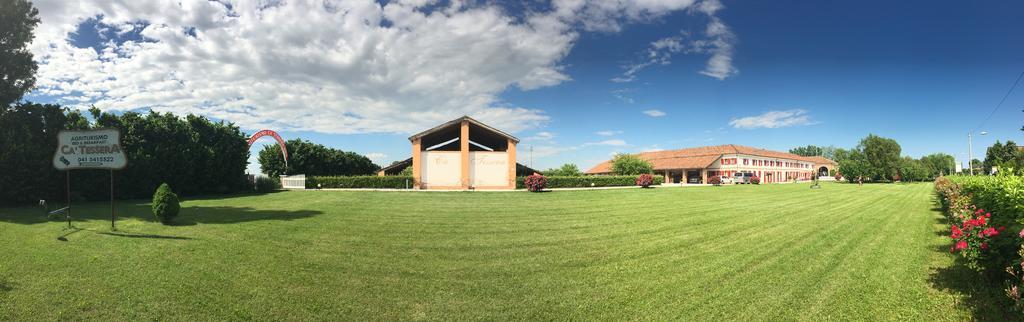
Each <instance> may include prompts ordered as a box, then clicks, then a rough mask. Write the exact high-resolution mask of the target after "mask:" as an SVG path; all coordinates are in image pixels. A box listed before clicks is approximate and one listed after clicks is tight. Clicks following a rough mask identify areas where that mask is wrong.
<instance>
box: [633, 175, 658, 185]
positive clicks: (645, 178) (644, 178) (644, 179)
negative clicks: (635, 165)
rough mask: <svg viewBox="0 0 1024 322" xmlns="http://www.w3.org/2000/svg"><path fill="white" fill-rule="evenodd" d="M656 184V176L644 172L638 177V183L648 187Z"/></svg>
mask: <svg viewBox="0 0 1024 322" xmlns="http://www.w3.org/2000/svg"><path fill="white" fill-rule="evenodd" d="M652 184H654V176H652V175H651V174H650V173H644V174H641V175H639V176H637V177H636V185H638V186H641V187H644V188H647V187H650V186H651V185H652Z"/></svg>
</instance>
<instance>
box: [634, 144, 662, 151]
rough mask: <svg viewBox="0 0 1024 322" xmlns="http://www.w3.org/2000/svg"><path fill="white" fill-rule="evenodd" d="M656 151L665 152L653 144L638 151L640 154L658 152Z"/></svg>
mask: <svg viewBox="0 0 1024 322" xmlns="http://www.w3.org/2000/svg"><path fill="white" fill-rule="evenodd" d="M658 151H665V149H662V148H661V147H660V146H658V145H657V144H654V145H651V146H648V147H644V148H641V149H640V152H658Z"/></svg>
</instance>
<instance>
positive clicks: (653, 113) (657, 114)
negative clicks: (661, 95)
mask: <svg viewBox="0 0 1024 322" xmlns="http://www.w3.org/2000/svg"><path fill="white" fill-rule="evenodd" d="M644 114H647V116H650V117H662V116H665V115H666V114H665V112H662V111H660V110H646V111H644Z"/></svg>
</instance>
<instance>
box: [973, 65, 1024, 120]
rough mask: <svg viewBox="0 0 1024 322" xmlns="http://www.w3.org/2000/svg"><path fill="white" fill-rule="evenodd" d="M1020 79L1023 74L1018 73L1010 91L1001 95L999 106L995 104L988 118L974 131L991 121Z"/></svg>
mask: <svg viewBox="0 0 1024 322" xmlns="http://www.w3.org/2000/svg"><path fill="white" fill-rule="evenodd" d="M1021 77H1024V72H1020V75H1018V76H1017V80H1016V81H1014V82H1013V86H1010V90H1008V91H1006V95H1003V99H1001V100H999V104H996V108H994V109H992V113H989V114H988V117H986V118H985V120H984V121H982V122H981V124H978V127H977V128H975V130H977V129H980V128H981V127H982V126H985V123H988V120H990V119H992V116H993V115H996V111H998V110H999V107H1000V106H1003V102H1006V98H1007V97H1010V93H1013V89H1014V88H1017V84H1018V83H1020V79H1021Z"/></svg>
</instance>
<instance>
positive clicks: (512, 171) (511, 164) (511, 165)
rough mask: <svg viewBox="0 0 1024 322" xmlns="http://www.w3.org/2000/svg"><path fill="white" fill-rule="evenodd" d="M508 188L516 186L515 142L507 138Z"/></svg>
mask: <svg viewBox="0 0 1024 322" xmlns="http://www.w3.org/2000/svg"><path fill="white" fill-rule="evenodd" d="M508 188H509V189H515V188H516V142H515V141H512V140H511V139H509V140H508Z"/></svg>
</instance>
